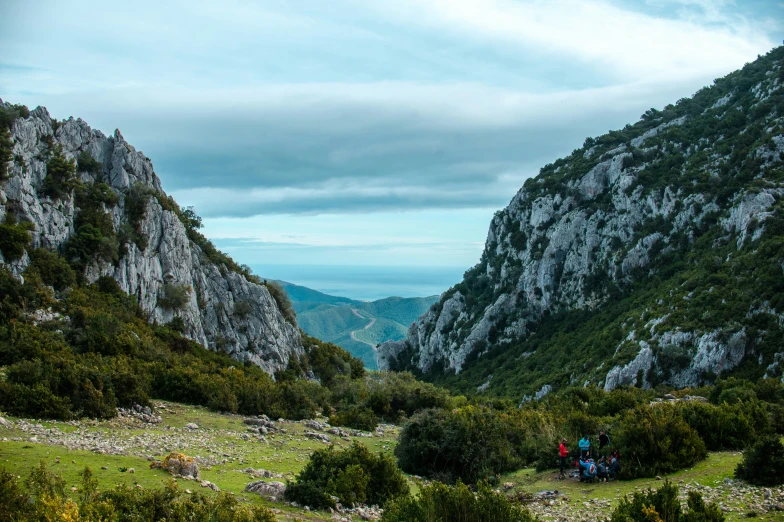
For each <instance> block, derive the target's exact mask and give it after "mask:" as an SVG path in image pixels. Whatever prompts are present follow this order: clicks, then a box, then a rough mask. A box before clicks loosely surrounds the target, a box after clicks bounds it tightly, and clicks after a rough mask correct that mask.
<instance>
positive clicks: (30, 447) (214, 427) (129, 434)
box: [0, 401, 397, 520]
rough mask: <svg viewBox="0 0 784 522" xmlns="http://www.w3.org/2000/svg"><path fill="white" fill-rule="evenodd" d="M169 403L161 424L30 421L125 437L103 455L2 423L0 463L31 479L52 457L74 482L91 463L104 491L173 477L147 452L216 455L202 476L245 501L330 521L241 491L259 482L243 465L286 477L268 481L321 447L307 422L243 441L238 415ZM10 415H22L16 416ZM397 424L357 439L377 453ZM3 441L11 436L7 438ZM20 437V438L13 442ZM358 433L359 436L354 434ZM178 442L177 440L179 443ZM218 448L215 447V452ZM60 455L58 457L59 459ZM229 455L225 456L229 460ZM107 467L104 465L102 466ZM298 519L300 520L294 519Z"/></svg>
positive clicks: (387, 445)
mask: <svg viewBox="0 0 784 522" xmlns="http://www.w3.org/2000/svg"><path fill="white" fill-rule="evenodd" d="M156 402H157V401H156ZM157 403H158V404H162V405H164V406H165V407H166V409H165V410H161V412H162V415H161V416H162V422H161V423H160V424H156V425H144V426H142V425H140V424H131V425H130V427H129V425H128V423H126V422H125V421H123V420H121V419H113V420H108V421H88V420H85V421H82V422H80V423H79V425H78V426H76V425H72V424H68V423H64V422H48V421H40V422H39V421H29V422H31V423H32V424H40V425H41V426H42V427H44V428H47V429H55V428H56V429H58V430H60V431H62V432H65V433H72V434H73V433H74V432H76V431H77V430H81V433H82V435H92V434H99V435H101V436H102V437H109V436H114V437H115V438H116V439H117V440H121V441H124V443H123V444H122V445H123V446H124V447H125V449H126V452H125V453H126V454H125V455H104V454H99V453H93V452H91V451H84V450H69V449H67V448H66V447H64V446H62V445H50V444H46V443H43V442H44V439H43V437H39V439H41V440H40V441H39V442H36V443H33V442H30V441H29V437H30V435H29V434H25V433H24V432H23V431H21V430H20V429H18V428H17V427H15V428H14V429H11V430H8V429H4V428H1V427H0V467H4V468H5V469H6V470H9V471H13V472H14V473H16V474H17V475H20V476H21V477H23V478H24V477H26V476H27V475H28V474H29V472H30V470H31V469H32V468H33V467H36V466H38V463H39V462H40V461H44V462H46V463H47V465H48V466H49V468H50V469H52V470H53V471H55V472H57V473H60V474H62V476H63V478H65V480H66V481H67V484H68V486H69V487H71V486H73V487H78V486H79V484H80V479H79V472H81V471H82V470H83V469H84V467H85V466H88V467H90V468H91V469H92V470H93V472H94V474H95V477H96V478H97V480H98V483H99V487H100V488H101V489H107V488H113V487H115V486H116V485H118V484H127V485H130V486H135V485H136V484H139V485H141V487H143V488H159V487H162V486H163V484H164V483H165V482H167V481H169V480H171V477H170V476H169V474H168V473H167V472H165V471H163V470H155V469H150V462H149V461H148V460H147V458H146V456H147V455H152V456H154V457H156V459H158V460H161V459H162V458H163V457H164V456H165V455H166V454H168V452H169V451H181V452H182V453H185V454H186V455H190V456H197V455H198V456H201V457H205V458H210V459H213V460H215V461H216V464H214V465H212V466H201V467H200V471H201V478H202V479H203V480H208V481H210V482H213V483H215V484H217V485H218V486H219V487H220V488H221V490H222V491H229V492H231V493H233V494H235V495H236V496H237V498H238V499H240V500H242V501H247V502H252V503H254V504H259V505H264V506H267V507H269V508H272V509H277V510H280V513H279V518H280V519H281V520H293V519H295V518H300V519H308V520H329V516H328V515H327V514H324V513H321V514H319V513H308V512H306V511H305V510H303V509H294V508H291V507H290V506H287V505H285V504H283V503H271V502H268V501H267V500H265V499H262V498H261V497H259V496H258V495H255V494H250V493H245V492H244V491H243V489H244V488H245V485H246V484H248V483H249V482H252V481H255V480H258V479H256V478H254V477H252V476H250V475H249V474H247V473H244V472H243V471H242V470H244V469H245V468H248V467H253V468H255V469H266V470H269V471H272V472H273V473H281V474H283V475H284V477H283V478H277V479H269V480H279V481H284V482H285V481H286V480H293V479H294V476H295V474H296V473H297V472H299V471H300V470H301V469H302V468H303V467H304V466H305V463H306V462H307V460H308V458H309V456H310V454H311V453H312V452H313V451H314V450H316V449H320V448H323V447H324V446H325V444H324V443H321V442H315V441H312V440H310V439H306V438H305V437H304V436H303V432H304V431H305V429H306V428H305V427H304V426H303V425H302V424H301V423H298V422H283V423H279V427H281V428H283V429H285V430H286V431H287V433H286V434H275V435H267V439H268V441H269V444H264V443H262V442H258V441H256V440H254V439H251V440H248V441H246V440H242V439H241V436H242V435H243V434H245V433H248V432H247V428H248V426H246V425H245V424H243V422H242V421H243V418H244V417H242V416H239V415H223V414H217V413H214V412H210V411H208V410H207V409H205V408H201V407H195V406H190V405H184V404H175V403H169V402H157ZM8 419H9V420H13V421H17V420H18V419H15V418H13V417H8ZM191 422H192V423H196V424H197V425H198V426H199V430H197V431H190V430H186V429H184V426H185V425H186V424H188V423H191ZM145 436H146V437H167V438H168V439H167V440H172V441H174V442H173V444H172V447H170V448H166V449H165V450H164V451H149V450H147V449H146V448H145V447H144V437H145ZM332 438H333V442H334V444H335V445H336V446H340V447H346V446H348V445H350V444H351V443H350V442H348V441H345V440H342V439H338V438H335V437H332ZM396 438H397V429H394V430H391V431H390V432H389V433H387V434H385V436H384V437H356V439H357V440H359V441H360V442H361V443H362V444H364V445H366V446H367V447H369V448H370V449H371V450H373V451H380V452H383V453H385V454H389V453H390V452H392V451H393V450H394V447H395V445H396ZM4 439H5V440H4ZM14 439H20V440H14ZM352 439H353V437H352ZM177 441H179V442H180V443H179V444H177V443H176V442H177ZM211 448H217V449H218V450H217V451H211ZM57 457H60V459H59V463H58V462H57V460H58V459H57ZM224 460H225V462H224ZM104 466H105V467H107V468H108V469H105V470H104V469H101V468H102V467H104ZM120 468H134V470H135V472H134V473H128V472H127V471H125V472H121V471H120ZM178 483H179V485H180V488H181V489H190V490H191V491H199V492H202V493H209V492H210V490H207V489H205V488H201V487H200V486H199V484H198V483H197V482H192V481H187V480H178ZM292 517H294V518H292Z"/></svg>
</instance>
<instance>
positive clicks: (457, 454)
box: [395, 406, 522, 484]
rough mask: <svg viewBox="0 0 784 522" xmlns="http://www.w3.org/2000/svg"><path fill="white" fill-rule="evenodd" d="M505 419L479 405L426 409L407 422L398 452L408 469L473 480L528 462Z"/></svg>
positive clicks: (447, 478)
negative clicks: (512, 440)
mask: <svg viewBox="0 0 784 522" xmlns="http://www.w3.org/2000/svg"><path fill="white" fill-rule="evenodd" d="M504 420H505V419H503V418H502V417H501V416H500V415H498V414H497V413H496V412H494V411H492V410H490V409H487V408H482V407H475V406H469V407H466V408H460V409H457V410H453V411H449V410H435V409H431V410H425V411H422V412H420V413H418V414H416V415H414V416H413V417H412V418H411V420H410V421H409V422H408V423H407V424H406V425H405V427H404V428H403V431H402V432H401V434H400V443H399V444H398V446H397V447H396V448H395V455H396V456H397V458H398V461H399V462H400V467H401V468H402V469H403V470H404V471H406V472H407V473H412V474H419V475H425V476H429V477H434V478H437V479H439V480H442V481H444V482H450V483H451V482H455V481H456V480H457V479H460V480H462V481H464V482H467V483H470V484H473V483H476V482H477V481H479V480H483V479H487V478H488V477H490V476H492V475H495V474H497V473H503V472H505V471H510V470H513V469H516V468H517V467H519V466H520V465H521V464H522V462H521V461H520V460H519V458H518V457H517V455H516V452H515V448H513V447H512V444H511V443H510V441H509V439H508V438H507V430H508V428H509V425H508V424H507V423H506V422H504Z"/></svg>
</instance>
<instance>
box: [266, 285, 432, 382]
mask: <svg viewBox="0 0 784 522" xmlns="http://www.w3.org/2000/svg"><path fill="white" fill-rule="evenodd" d="M280 284H281V285H282V286H283V287H284V288H285V289H286V292H288V294H289V297H291V301H292V302H293V303H294V310H295V311H296V312H297V322H298V323H299V326H300V327H301V328H302V330H304V331H305V333H307V334H308V335H312V336H314V337H317V338H319V339H322V340H324V341H328V342H331V343H335V344H337V345H339V346H341V347H343V348H345V349H346V350H348V351H349V352H351V354H352V355H354V356H355V357H358V358H360V359H362V361H363V362H364V363H365V366H367V367H368V368H369V369H376V368H377V363H376V354H375V351H374V349H373V347H374V346H376V345H377V344H379V343H382V342H385V341H399V340H400V339H403V338H404V337H405V335H406V332H407V331H408V327H409V326H411V323H413V322H414V321H416V319H417V317H419V316H420V315H421V314H423V313H424V312H425V311H427V310H428V309H429V308H430V306H431V305H433V304H434V303H436V302H437V301H438V296H430V297H387V298H384V299H379V300H377V301H357V300H354V299H349V298H347V297H339V296H334V295H329V294H324V293H321V292H319V291H317V290H313V289H311V288H307V287H304V286H299V285H295V284H292V283H287V282H285V281H280Z"/></svg>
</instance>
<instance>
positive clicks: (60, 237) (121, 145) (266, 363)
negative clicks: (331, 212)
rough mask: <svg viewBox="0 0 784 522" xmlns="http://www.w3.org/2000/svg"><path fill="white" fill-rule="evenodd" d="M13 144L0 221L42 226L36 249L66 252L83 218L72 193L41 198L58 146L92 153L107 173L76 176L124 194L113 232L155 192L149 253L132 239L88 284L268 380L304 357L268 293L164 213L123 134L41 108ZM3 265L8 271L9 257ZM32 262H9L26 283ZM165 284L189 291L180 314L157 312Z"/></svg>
mask: <svg viewBox="0 0 784 522" xmlns="http://www.w3.org/2000/svg"><path fill="white" fill-rule="evenodd" d="M0 103H2V101H0ZM12 139H13V142H14V149H13V152H14V156H15V161H14V162H13V164H12V167H11V169H10V177H9V179H8V180H7V181H5V182H4V183H0V221H2V220H4V219H5V215H6V213H7V212H8V211H9V210H13V212H14V214H15V215H16V218H17V220H18V221H20V222H22V221H27V222H30V223H32V224H33V225H35V229H34V230H33V231H32V232H31V236H32V242H31V246H32V247H33V248H38V247H42V248H46V249H49V250H53V251H54V250H57V251H61V252H62V251H63V249H64V246H65V244H66V243H67V241H68V240H69V239H70V238H71V236H73V234H74V233H75V225H74V223H75V221H76V218H77V215H78V212H79V210H80V209H79V208H78V207H77V203H76V201H75V197H74V194H73V193H71V194H69V195H68V196H67V197H65V198H63V199H60V200H55V201H53V200H52V199H50V198H49V197H47V196H44V195H42V194H41V192H40V189H41V187H42V184H43V181H44V178H45V177H46V174H47V166H46V161H47V157H48V155H49V154H50V153H51V149H52V147H57V146H62V151H63V154H64V156H65V157H66V158H68V159H76V158H77V157H78V156H79V154H81V153H85V152H86V153H87V154H89V155H90V156H91V157H92V158H93V159H95V160H96V161H98V162H100V163H101V164H102V166H101V169H100V170H99V172H78V177H79V179H80V180H81V181H82V182H83V183H85V184H87V185H89V184H92V183H97V182H102V183H106V184H107V185H109V187H111V189H112V190H113V191H114V192H115V193H116V194H117V196H118V197H119V203H118V204H117V205H116V206H114V207H112V208H106V209H105V210H106V212H107V213H109V215H110V216H111V219H112V223H113V226H114V229H115V231H116V232H120V231H121V230H123V228H124V227H125V228H127V227H128V226H129V216H128V213H127V212H126V206H127V203H128V199H127V198H128V194H129V193H130V191H131V190H132V188H133V187H139V186H141V187H143V188H144V189H145V191H146V194H148V196H147V198H146V199H147V201H146V207H145V209H144V213H143V216H142V218H141V220H140V224H139V230H140V233H141V235H142V236H144V237H145V238H146V245H144V248H140V247H139V246H138V245H137V243H136V242H134V241H130V242H127V243H126V244H125V245H124V248H123V249H122V250H123V251H122V253H121V255H120V258H119V260H118V261H117V262H116V263H110V262H93V263H92V264H90V265H88V266H87V267H86V269H85V276H86V279H87V280H88V281H89V282H94V281H96V280H97V279H98V278H99V277H102V276H110V277H113V278H114V279H115V280H116V281H117V283H118V284H119V285H120V287H121V288H122V289H123V290H124V291H125V292H127V293H129V294H132V295H135V296H136V298H137V299H138V301H139V304H140V305H141V307H142V308H143V309H144V310H145V311H146V312H148V313H149V314H150V317H151V320H154V321H158V322H159V323H168V322H170V321H171V320H172V319H174V318H179V319H181V320H182V322H183V323H184V325H185V330H184V334H185V335H186V336H187V337H189V338H191V339H193V340H195V341H197V342H199V343H200V344H202V345H204V346H206V347H209V348H211V349H214V350H223V351H226V352H228V353H229V354H231V355H232V356H233V357H234V358H236V359H237V360H238V361H241V362H244V361H251V362H253V363H255V364H257V365H259V366H261V367H262V368H264V369H265V370H266V371H267V372H269V373H273V372H275V371H276V370H278V369H281V368H285V366H286V365H287V364H288V360H289V357H291V356H292V355H297V354H300V353H302V341H301V338H300V334H299V329H298V328H297V327H296V326H295V325H292V324H289V323H288V322H286V320H285V319H284V317H283V315H282V314H281V313H280V310H279V309H278V306H277V304H276V302H275V300H274V299H273V298H272V296H271V295H270V293H269V291H268V290H267V288H266V287H265V286H264V285H259V284H256V283H254V282H252V281H249V280H248V279H247V278H246V277H245V276H244V275H242V274H239V273H235V272H232V271H231V270H229V269H228V268H227V267H226V266H224V265H217V264H215V263H213V262H212V261H210V259H208V257H207V256H206V255H205V254H204V252H202V249H201V248H200V247H199V245H197V244H196V243H194V242H193V241H191V239H189V237H188V233H187V230H186V228H185V226H184V225H183V224H182V222H181V221H180V219H179V217H178V216H177V214H176V213H175V212H173V211H171V210H166V209H165V208H164V207H163V206H162V205H161V201H164V202H165V201H167V197H166V195H165V194H164V193H163V191H162V189H161V182H160V179H159V178H158V176H157V175H156V174H155V171H154V170H153V165H152V162H151V161H150V160H149V159H148V158H147V157H146V156H144V154H142V153H141V152H139V151H137V150H136V149H134V148H133V146H131V145H130V144H128V143H127V142H126V141H125V139H124V138H123V136H122V134H120V131H115V132H114V134H113V135H111V136H106V135H104V134H103V133H102V132H100V131H98V130H93V129H91V128H90V127H89V126H88V125H87V123H85V122H84V121H82V120H81V119H77V120H75V119H73V118H71V119H69V120H66V121H63V122H57V123H56V124H55V122H54V121H53V120H52V118H51V117H50V115H49V113H48V112H47V111H46V109H44V108H42V107H38V108H36V109H35V110H33V111H31V112H30V115H29V117H27V118H20V119H17V120H16V121H15V122H14V124H13V127H12ZM77 170H79V169H77ZM155 195H157V196H158V197H155ZM169 208H171V207H169ZM0 262H3V263H5V259H3V258H2V255H0ZM28 263H29V258H28V257H27V255H25V256H23V257H22V259H20V260H17V261H14V262H13V263H8V264H9V266H10V268H11V270H12V272H13V273H14V274H15V275H16V276H18V277H22V273H23V271H24V269H25V268H26V267H27V264H28ZM167 285H168V287H179V288H182V289H184V290H185V291H186V292H187V300H186V302H185V304H184V305H183V306H182V307H179V308H177V309H174V310H173V309H169V308H166V307H165V306H162V305H161V304H160V301H161V298H162V297H164V294H165V291H166V288H167ZM238 303H242V304H241V306H240V310H241V312H239V313H236V312H235V306H236V305H237V304H238Z"/></svg>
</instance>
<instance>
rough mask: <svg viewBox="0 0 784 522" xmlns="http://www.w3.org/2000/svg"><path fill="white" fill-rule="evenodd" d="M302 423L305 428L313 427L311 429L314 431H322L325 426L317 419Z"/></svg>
mask: <svg viewBox="0 0 784 522" xmlns="http://www.w3.org/2000/svg"><path fill="white" fill-rule="evenodd" d="M302 424H304V425H305V427H306V428H310V429H313V430H316V431H323V430H324V427H325V426H324V425H323V424H321V423H320V422H319V421H317V420H306V421H302Z"/></svg>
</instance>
